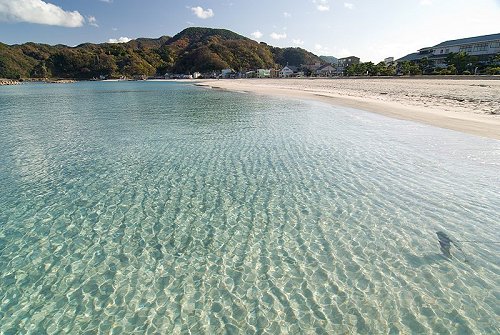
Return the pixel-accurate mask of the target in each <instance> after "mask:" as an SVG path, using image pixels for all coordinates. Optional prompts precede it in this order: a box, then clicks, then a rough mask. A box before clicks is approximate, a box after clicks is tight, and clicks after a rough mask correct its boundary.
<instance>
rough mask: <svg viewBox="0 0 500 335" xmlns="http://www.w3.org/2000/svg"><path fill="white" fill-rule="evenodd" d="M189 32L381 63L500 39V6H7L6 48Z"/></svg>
mask: <svg viewBox="0 0 500 335" xmlns="http://www.w3.org/2000/svg"><path fill="white" fill-rule="evenodd" d="M189 26H202V27H212V28H226V29H230V30H233V31H235V32H237V33H239V34H242V35H244V36H247V37H249V38H252V39H255V40H258V41H264V42H266V43H268V44H271V45H275V46H281V47H286V46H300V47H302V48H305V49H307V50H309V51H312V52H313V53H315V54H317V55H332V56H336V57H345V56H351V55H355V56H358V57H361V60H362V61H373V62H378V61H380V60H382V59H383V58H385V57H389V56H394V57H396V58H398V57H401V56H404V55H405V54H407V53H410V52H414V51H416V50H417V49H419V48H421V47H426V46H432V45H435V44H437V43H439V42H442V41H444V40H448V39H456V38H462V37H470V36H476V35H484V34H494V33H500V0H399V1H398V0H377V1H375V0H345V1H339V0H267V1H263V0H253V1H248V0H65V1H64V0H0V41H1V42H3V43H7V44H16V43H24V42H28V41H33V42H40V43H48V44H66V45H77V44H80V43H84V42H93V43H100V42H107V41H120V40H121V41H126V40H128V39H131V38H137V37H152V38H156V37H159V36H162V35H169V36H173V35H174V34H176V33H178V32H180V31H181V30H182V29H184V28H186V27H189Z"/></svg>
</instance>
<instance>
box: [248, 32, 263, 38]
mask: <svg viewBox="0 0 500 335" xmlns="http://www.w3.org/2000/svg"><path fill="white" fill-rule="evenodd" d="M250 35H252V37H253V38H255V39H257V40H258V39H260V38H261V37H262V36H263V34H262V33H261V32H260V31H258V30H257V31H254V32H253V33H251V34H250Z"/></svg>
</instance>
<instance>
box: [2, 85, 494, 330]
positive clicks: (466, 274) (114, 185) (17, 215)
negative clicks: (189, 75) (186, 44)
mask: <svg viewBox="0 0 500 335" xmlns="http://www.w3.org/2000/svg"><path fill="white" fill-rule="evenodd" d="M499 219H500V141H496V140H490V139H484V138H480V137H474V136H469V135H465V134H461V133H457V132H453V131H449V130H443V129H439V128H433V127H429V126H424V125H419V124H415V123H410V122H406V121H400V120H394V119H388V118H384V117H382V116H379V115H375V114H370V113H365V112H361V111H357V110H352V109H351V110H350V109H345V108H335V107H332V106H329V105H326V104H321V103H316V102H304V101H299V100H285V99H279V98H269V97H260V96H253V95H246V94H242V93H231V92H223V91H215V90H210V89H204V88H198V87H194V86H192V85H189V84H178V83H167V82H109V83H107V82H99V83H88V82H87V83H77V84H69V85H44V84H27V85H20V86H12V87H2V88H1V89H0V333H1V334H17V333H19V334H45V333H47V334H54V333H85V334H94V333H96V332H98V333H113V334H132V333H135V334H143V333H147V334H177V333H188V332H191V333H194V334H199V333H206V334H225V333H227V334H237V333H241V334H248V333H268V334H278V333H285V334H286V333H289V334H323V333H325V334H335V333H360V334H386V333H388V334H426V333H439V334H498V333H499V332H500V327H499V324H500V321H499V320H500V257H499V252H500V245H499V244H487V243H482V244H479V243H462V244H461V247H462V252H461V251H460V250H458V249H456V248H454V247H452V249H451V251H452V254H453V258H452V259H451V260H449V259H446V258H445V257H444V256H443V255H442V254H441V252H440V250H439V245H438V242H437V238H436V234H435V232H436V231H438V230H443V231H445V232H447V233H448V234H449V235H450V236H451V237H452V238H455V239H457V240H473V241H480V242H484V241H489V242H492V241H496V242H498V241H500V232H499V231H500V224H499Z"/></svg>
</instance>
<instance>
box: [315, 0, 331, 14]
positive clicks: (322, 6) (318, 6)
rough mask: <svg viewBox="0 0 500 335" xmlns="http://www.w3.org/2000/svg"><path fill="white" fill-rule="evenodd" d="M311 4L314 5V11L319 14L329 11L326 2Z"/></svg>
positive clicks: (324, 0) (319, 0)
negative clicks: (317, 11)
mask: <svg viewBox="0 0 500 335" xmlns="http://www.w3.org/2000/svg"><path fill="white" fill-rule="evenodd" d="M313 3H314V4H315V5H316V9H317V10H319V11H320V12H327V11H329V10H330V5H329V4H328V0H313Z"/></svg>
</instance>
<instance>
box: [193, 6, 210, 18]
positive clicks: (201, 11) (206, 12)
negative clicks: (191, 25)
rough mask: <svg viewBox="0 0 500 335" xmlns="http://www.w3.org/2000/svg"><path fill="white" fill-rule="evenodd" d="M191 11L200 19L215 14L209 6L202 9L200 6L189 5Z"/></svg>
mask: <svg viewBox="0 0 500 335" xmlns="http://www.w3.org/2000/svg"><path fill="white" fill-rule="evenodd" d="M191 11H192V12H193V14H194V15H196V16H197V17H198V18H200V19H208V18H211V17H213V16H214V15H215V14H214V11H213V10H211V9H210V8H207V9H203V8H202V7H200V6H197V7H191Z"/></svg>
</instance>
